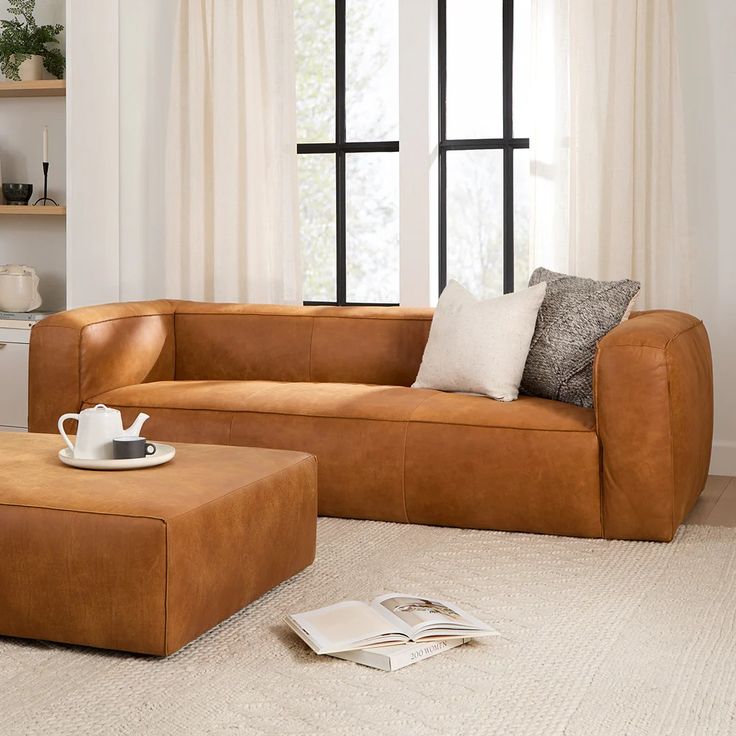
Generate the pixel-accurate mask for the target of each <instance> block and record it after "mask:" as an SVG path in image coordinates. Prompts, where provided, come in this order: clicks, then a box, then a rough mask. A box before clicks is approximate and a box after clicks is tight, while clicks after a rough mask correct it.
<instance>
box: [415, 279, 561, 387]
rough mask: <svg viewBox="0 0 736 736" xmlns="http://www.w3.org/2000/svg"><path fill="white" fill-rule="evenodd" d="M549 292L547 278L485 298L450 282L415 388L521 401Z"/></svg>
mask: <svg viewBox="0 0 736 736" xmlns="http://www.w3.org/2000/svg"><path fill="white" fill-rule="evenodd" d="M546 290H547V285H546V283H545V282H542V283H540V284H537V285H536V286H532V287H530V288H528V289H522V290H521V291H517V292H515V293H513V294H504V296H499V297H497V298H496V299H487V300H485V301H480V300H478V299H476V298H475V297H474V296H473V295H472V294H471V293H470V292H469V291H468V290H467V289H465V288H464V287H463V286H461V285H460V284H458V282H457V281H450V282H449V283H448V284H447V286H446V287H445V290H444V291H443V292H442V295H441V296H440V299H439V303H438V304H437V309H436V310H435V313H434V318H433V319H432V327H431V328H430V331H429V340H427V346H426V347H425V349H424V356H423V357H422V364H421V366H420V367H419V374H418V375H417V380H416V381H415V382H414V384H413V388H435V389H439V390H440V391H465V392H469V393H475V394H483V395H484V396H490V397H491V398H492V399H499V400H500V401H513V400H514V399H516V398H517V397H518V396H519V384H520V383H521V377H522V375H523V373H524V364H525V363H526V356H527V354H528V352H529V344H530V343H531V340H532V336H533V335H534V326H535V325H536V322H537V312H538V311H539V307H540V305H541V304H542V300H543V299H544V294H545V291H546Z"/></svg>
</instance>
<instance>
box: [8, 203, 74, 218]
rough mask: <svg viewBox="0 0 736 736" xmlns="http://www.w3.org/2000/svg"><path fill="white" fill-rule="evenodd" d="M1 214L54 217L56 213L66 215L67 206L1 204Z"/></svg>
mask: <svg viewBox="0 0 736 736" xmlns="http://www.w3.org/2000/svg"><path fill="white" fill-rule="evenodd" d="M0 215H16V216H17V215H21V216H22V215H25V216H26V217H33V216H41V217H52V216H54V215H56V216H61V217H64V216H65V215H66V207H54V206H53V205H52V206H50V207H48V206H47V207H42V206H41V205H39V206H38V207H34V206H33V205H29V206H27V207H23V206H18V205H15V204H0Z"/></svg>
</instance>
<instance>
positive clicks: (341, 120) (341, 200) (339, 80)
mask: <svg viewBox="0 0 736 736" xmlns="http://www.w3.org/2000/svg"><path fill="white" fill-rule="evenodd" d="M345 1H346V0H335V102H336V105H337V109H336V111H335V143H336V144H337V152H336V156H335V159H336V160H335V166H336V176H337V181H336V196H337V203H336V205H337V208H336V212H337V223H336V225H337V242H336V244H335V245H336V249H337V285H336V287H337V294H336V297H337V303H338V304H339V305H344V304H345V303H346V302H347V244H346V243H347V228H346V222H345V221H346V214H347V213H346V209H347V204H346V202H347V194H346V190H345V149H344V145H345V140H346V128H345V45H346V40H345V37H346V29H345V23H346V21H345V17H346V16H345Z"/></svg>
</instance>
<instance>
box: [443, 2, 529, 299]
mask: <svg viewBox="0 0 736 736" xmlns="http://www.w3.org/2000/svg"><path fill="white" fill-rule="evenodd" d="M502 14H503V18H502V29H503V30H502V36H503V38H502V44H503V48H502V59H503V61H502V63H503V69H502V95H503V131H502V137H501V138H466V139H459V138H454V139H448V138H447V0H438V5H437V30H438V39H437V50H438V71H439V74H438V76H439V93H438V94H439V98H438V102H439V104H438V107H439V144H438V156H439V218H438V220H439V242H438V256H439V268H438V272H439V293H442V290H443V289H444V288H445V286H446V285H447V152H448V151H484V150H489V149H494V150H502V151H503V291H504V294H508V293H509V292H512V291H513V290H514V151H515V150H517V149H523V148H529V138H514V135H513V122H514V121H513V89H514V0H503V7H502ZM479 92H480V90H479Z"/></svg>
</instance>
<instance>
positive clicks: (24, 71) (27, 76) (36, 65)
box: [18, 54, 43, 82]
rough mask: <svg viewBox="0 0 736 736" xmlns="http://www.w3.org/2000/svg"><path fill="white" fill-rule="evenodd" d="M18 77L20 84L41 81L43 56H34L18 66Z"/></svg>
mask: <svg viewBox="0 0 736 736" xmlns="http://www.w3.org/2000/svg"><path fill="white" fill-rule="evenodd" d="M18 76H19V77H20V81H21V82H35V81H36V80H38V79H43V56H39V55H38V54H34V55H33V56H29V57H27V58H26V59H24V60H23V61H22V62H21V63H20V64H19V65H18Z"/></svg>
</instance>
